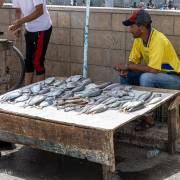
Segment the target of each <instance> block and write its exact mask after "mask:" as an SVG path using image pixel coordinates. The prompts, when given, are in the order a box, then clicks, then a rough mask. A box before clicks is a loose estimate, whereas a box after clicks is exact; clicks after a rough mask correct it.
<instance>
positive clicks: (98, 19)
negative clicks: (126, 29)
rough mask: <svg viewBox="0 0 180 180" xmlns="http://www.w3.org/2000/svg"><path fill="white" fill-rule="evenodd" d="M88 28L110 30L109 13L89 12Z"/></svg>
mask: <svg viewBox="0 0 180 180" xmlns="http://www.w3.org/2000/svg"><path fill="white" fill-rule="evenodd" d="M89 24H90V29H96V30H111V14H110V13H92V14H90V23H89Z"/></svg>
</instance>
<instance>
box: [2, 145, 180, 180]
mask: <svg viewBox="0 0 180 180" xmlns="http://www.w3.org/2000/svg"><path fill="white" fill-rule="evenodd" d="M131 152H134V153H132V154H137V153H135V150H131V151H129V153H125V154H126V155H124V159H123V158H122V159H121V160H122V163H120V164H119V165H118V168H119V169H120V170H121V171H120V173H119V174H120V176H121V180H180V154H175V155H173V156H170V155H168V154H166V153H162V155H161V156H159V157H158V158H159V159H158V158H156V159H158V160H155V158H154V160H153V159H150V160H149V162H151V163H150V164H149V165H146V166H145V165H143V161H142V160H143V159H142V158H141V159H138V158H136V159H134V160H133V159H131V160H130V162H129V164H128V163H127V164H126V163H125V162H126V161H125V159H126V157H127V154H131ZM128 156H131V155H128ZM123 162H124V164H123ZM138 163H139V165H138ZM130 164H131V165H130ZM125 166H126V167H125ZM128 168H129V170H128ZM41 179H43V180H102V176H101V166H100V165H99V164H96V163H91V162H88V161H86V160H79V159H76V158H70V157H66V156H61V155H59V154H55V153H50V152H45V151H42V150H37V149H32V148H29V147H26V146H19V145H18V148H17V149H15V150H13V151H2V157H1V158H0V180H41ZM119 179H120V178H119V176H116V177H115V178H114V180H119Z"/></svg>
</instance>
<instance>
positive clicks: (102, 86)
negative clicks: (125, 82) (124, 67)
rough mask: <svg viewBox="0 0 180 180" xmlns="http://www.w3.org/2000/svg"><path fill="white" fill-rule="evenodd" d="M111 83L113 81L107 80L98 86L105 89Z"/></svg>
mask: <svg viewBox="0 0 180 180" xmlns="http://www.w3.org/2000/svg"><path fill="white" fill-rule="evenodd" d="M110 84H112V82H105V83H101V84H97V85H96V87H97V88H99V89H104V88H105V87H107V86H109V85H110Z"/></svg>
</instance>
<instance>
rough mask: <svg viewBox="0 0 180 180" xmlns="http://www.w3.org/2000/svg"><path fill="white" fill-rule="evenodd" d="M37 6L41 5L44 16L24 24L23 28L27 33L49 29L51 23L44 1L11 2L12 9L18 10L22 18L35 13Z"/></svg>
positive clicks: (21, 0)
mask: <svg viewBox="0 0 180 180" xmlns="http://www.w3.org/2000/svg"><path fill="white" fill-rule="evenodd" d="M39 4H43V8H44V9H43V10H44V14H43V15H41V16H40V17H38V18H37V19H35V20H33V21H31V22H28V23H25V28H26V29H27V31H29V32H37V31H45V30H48V29H49V28H50V27H51V25H52V21H51V18H50V15H49V12H48V10H47V7H46V0H13V7H15V8H20V9H21V11H22V14H23V16H24V17H25V16H28V15H30V14H31V13H32V12H33V11H35V9H36V6H37V5H39Z"/></svg>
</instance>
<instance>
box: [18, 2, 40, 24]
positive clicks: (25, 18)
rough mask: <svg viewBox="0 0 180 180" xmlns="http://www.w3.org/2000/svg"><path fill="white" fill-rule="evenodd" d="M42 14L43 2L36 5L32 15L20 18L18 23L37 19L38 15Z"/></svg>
mask: <svg viewBox="0 0 180 180" xmlns="http://www.w3.org/2000/svg"><path fill="white" fill-rule="evenodd" d="M42 14H43V4H40V5H38V6H36V10H35V11H34V12H32V13H31V14H30V15H28V16H25V17H23V18H21V19H19V20H18V24H20V25H22V24H24V23H27V22H31V21H33V20H34V19H37V18H38V17H40V16H41V15H42Z"/></svg>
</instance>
